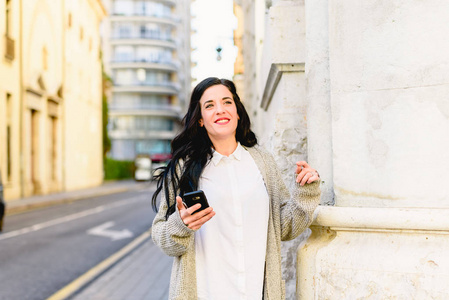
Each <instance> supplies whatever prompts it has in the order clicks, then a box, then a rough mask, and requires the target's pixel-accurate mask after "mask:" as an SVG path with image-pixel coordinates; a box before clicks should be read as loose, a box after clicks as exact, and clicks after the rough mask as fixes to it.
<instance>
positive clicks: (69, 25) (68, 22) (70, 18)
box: [67, 13, 72, 28]
mask: <svg viewBox="0 0 449 300" xmlns="http://www.w3.org/2000/svg"><path fill="white" fill-rule="evenodd" d="M67 26H68V27H69V28H71V27H72V13H69V15H68V17H67Z"/></svg>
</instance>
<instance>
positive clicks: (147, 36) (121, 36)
mask: <svg viewBox="0 0 449 300" xmlns="http://www.w3.org/2000/svg"><path fill="white" fill-rule="evenodd" d="M112 39H117V40H121V39H149V40H160V41H167V42H174V40H173V39H172V38H171V37H161V36H160V35H159V34H154V33H143V34H142V33H141V34H123V33H122V34H114V35H112Z"/></svg>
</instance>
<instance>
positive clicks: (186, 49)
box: [103, 0, 191, 160]
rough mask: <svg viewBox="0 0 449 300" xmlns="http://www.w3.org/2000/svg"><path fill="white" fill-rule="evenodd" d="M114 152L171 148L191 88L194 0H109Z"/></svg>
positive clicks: (106, 45) (117, 155) (106, 32)
mask: <svg viewBox="0 0 449 300" xmlns="http://www.w3.org/2000/svg"><path fill="white" fill-rule="evenodd" d="M105 6H106V9H107V11H108V12H109V16H108V18H107V19H105V21H104V23H103V53H104V62H105V70H106V72H107V73H108V75H109V76H111V78H112V81H113V87H112V90H111V93H110V95H109V99H108V103H109V129H108V132H109V136H110V138H111V151H110V153H109V156H110V157H112V158H114V159H118V160H134V158H135V157H136V155H138V154H150V155H157V154H167V153H170V142H171V140H172V139H173V138H174V137H175V134H176V132H177V131H178V128H179V125H180V119H181V114H182V112H183V110H184V108H185V105H186V102H187V101H188V99H187V97H188V94H189V92H190V82H191V80H190V0H189V1H187V0H184V1H173V0H145V1H142V0H139V1H137V0H108V1H105Z"/></svg>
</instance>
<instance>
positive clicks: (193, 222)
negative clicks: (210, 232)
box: [176, 196, 215, 230]
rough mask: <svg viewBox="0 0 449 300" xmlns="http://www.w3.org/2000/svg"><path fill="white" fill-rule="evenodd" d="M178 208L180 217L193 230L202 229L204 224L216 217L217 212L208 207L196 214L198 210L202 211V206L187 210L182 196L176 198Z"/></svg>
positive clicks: (194, 206)
mask: <svg viewBox="0 0 449 300" xmlns="http://www.w3.org/2000/svg"><path fill="white" fill-rule="evenodd" d="M176 206H177V207H178V211H179V215H180V216H181V219H182V221H183V222H184V224H186V226H187V227H189V228H190V229H192V230H197V229H200V228H201V226H203V224H204V223H206V222H207V221H209V220H210V219H211V218H212V217H213V216H215V212H214V211H213V209H212V207H208V208H206V209H203V210H202V211H199V212H197V213H195V214H194V212H195V211H196V210H198V209H200V207H201V204H195V205H193V206H191V207H189V208H186V207H185V206H184V204H183V203H182V198H181V197H180V196H177V197H176Z"/></svg>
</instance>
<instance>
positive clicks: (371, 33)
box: [298, 0, 449, 300]
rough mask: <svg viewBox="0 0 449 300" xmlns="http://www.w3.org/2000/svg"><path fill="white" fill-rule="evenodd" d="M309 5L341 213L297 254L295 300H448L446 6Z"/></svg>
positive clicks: (315, 229) (328, 215)
mask: <svg viewBox="0 0 449 300" xmlns="http://www.w3.org/2000/svg"><path fill="white" fill-rule="evenodd" d="M307 5H309V2H308V3H307ZM307 5H306V7H307ZM310 5H314V6H313V7H316V8H317V9H320V10H321V13H320V14H319V13H317V12H313V13H312V12H311V13H310V14H306V15H307V16H310V19H307V28H310V27H309V24H310V26H313V25H314V24H318V23H319V24H322V23H326V22H328V24H329V26H328V28H329V39H328V41H329V42H328V44H329V71H330V72H329V74H330V77H329V79H330V99H331V101H330V103H331V115H332V119H331V120H332V121H331V132H332V154H333V155H332V166H333V174H332V180H333V182H332V185H333V188H334V191H335V204H336V206H335V207H331V206H321V207H319V208H318V210H317V218H316V221H315V222H314V224H313V226H312V227H311V228H312V235H311V237H310V239H309V240H308V241H307V242H306V243H305V244H304V246H303V247H302V248H301V249H299V250H298V260H299V263H298V299H307V300H308V299H447V298H449V287H448V285H447V282H449V259H448V256H447V253H448V251H449V242H448V239H447V236H448V234H449V223H448V222H449V221H448V220H449V218H448V216H449V200H448V199H449V186H448V185H447V181H448V180H449V154H448V151H447V149H448V148H449V135H448V132H449V103H448V101H447V95H449V55H448V53H449V40H448V39H447V36H448V34H449V23H448V22H447V20H448V19H449V3H447V2H444V1H437V0H430V1H427V2H426V3H423V2H422V1H418V0H411V1H407V2H404V1H400V0H394V1H390V2H385V1H378V0H375V1H356V0H350V1H343V2H342V1H335V0H329V5H328V6H325V5H323V6H322V7H321V8H318V5H319V4H317V3H316V2H314V3H312V1H310ZM311 7H312V6H311ZM326 10H328V12H326ZM308 11H309V10H306V12H308ZM312 18H322V19H320V20H313V19H312ZM326 18H327V20H326ZM311 30H312V33H313V27H312V29H311ZM307 33H309V31H307ZM307 41H308V43H309V42H310V43H311V44H308V48H307V49H314V48H315V47H316V45H315V44H312V42H313V40H312V39H311V40H309V39H308V40H307ZM318 46H319V45H318ZM318 48H319V47H318ZM308 53H311V55H313V53H314V52H313V51H312V50H310V51H308ZM309 61H311V62H312V64H313V63H314V62H313V60H312V58H308V60H307V62H309ZM319 66H320V64H315V68H312V67H313V65H310V66H309V67H310V69H308V66H306V71H308V75H309V77H308V78H314V76H315V74H314V73H313V72H314V70H317V71H320V70H321V72H322V71H323V69H320V68H319ZM324 73H325V72H324ZM315 79H316V78H315ZM309 83H310V82H309ZM310 86H311V85H310V84H309V85H308V87H310ZM310 91H313V89H309V90H308V92H310ZM307 96H308V98H309V97H310V96H311V95H309V94H308V95H307ZM310 101H312V99H310ZM314 116H315V114H314ZM314 116H310V117H311V118H313V117H314ZM311 123H313V122H311ZM317 133H319V132H318V131H315V133H314V132H313V131H311V132H310V135H313V134H317ZM312 138H315V137H312ZM309 139H310V142H312V139H311V137H310V136H309ZM309 148H310V149H313V145H312V144H311V145H309ZM324 156H325V155H324Z"/></svg>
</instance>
